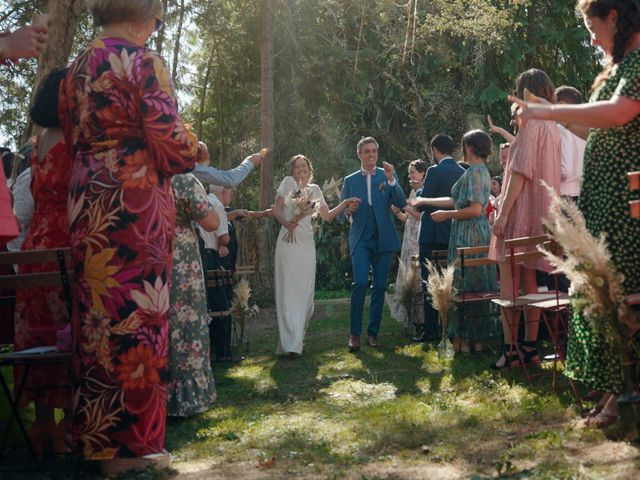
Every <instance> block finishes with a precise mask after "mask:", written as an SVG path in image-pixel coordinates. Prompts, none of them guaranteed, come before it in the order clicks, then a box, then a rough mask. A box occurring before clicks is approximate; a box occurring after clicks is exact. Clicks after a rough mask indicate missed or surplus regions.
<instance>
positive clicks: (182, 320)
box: [167, 173, 220, 417]
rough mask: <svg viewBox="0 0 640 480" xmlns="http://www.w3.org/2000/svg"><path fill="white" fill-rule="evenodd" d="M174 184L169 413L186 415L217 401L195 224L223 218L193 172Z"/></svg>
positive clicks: (210, 225) (210, 224) (212, 225)
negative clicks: (211, 203)
mask: <svg viewBox="0 0 640 480" xmlns="http://www.w3.org/2000/svg"><path fill="white" fill-rule="evenodd" d="M171 185H172V186H173V193H174V195H175V198H176V229H175V247H174V251H173V269H172V271H171V294H170V297H169V305H170V306H169V378H168V387H167V415H170V416H174V417H187V416H190V415H195V414H197V413H201V412H204V411H207V410H209V409H210V408H212V407H213V404H214V401H215V399H216V389H215V384H214V380H213V372H212V371H211V357H210V355H209V334H208V328H207V325H208V324H209V314H208V312H207V296H206V291H205V283H204V276H203V274H202V260H201V257H200V252H199V250H198V238H197V236H196V232H195V230H194V227H193V223H194V222H195V223H197V224H198V225H199V227H200V228H204V229H205V230H207V231H211V230H215V229H216V228H218V225H219V223H220V218H219V217H218V215H217V213H216V212H215V210H214V209H213V208H212V207H211V206H210V205H209V201H208V199H207V193H206V192H205V190H204V187H203V186H202V184H201V183H200V182H199V181H198V180H197V179H196V177H195V176H194V175H193V174H191V173H186V174H184V175H175V176H173V177H172V179H171Z"/></svg>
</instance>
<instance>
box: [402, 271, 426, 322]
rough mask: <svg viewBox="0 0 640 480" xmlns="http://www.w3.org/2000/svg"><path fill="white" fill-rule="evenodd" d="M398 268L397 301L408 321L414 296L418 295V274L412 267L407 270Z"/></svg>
mask: <svg viewBox="0 0 640 480" xmlns="http://www.w3.org/2000/svg"><path fill="white" fill-rule="evenodd" d="M412 263H413V262H412ZM399 268H400V269H401V274H400V280H401V283H400V285H398V286H397V288H398V293H399V300H400V305H402V308H404V311H405V313H406V315H407V321H409V318H410V317H411V309H412V308H413V305H414V303H415V300H416V296H417V295H419V294H420V280H421V279H420V273H419V272H418V269H417V268H415V267H413V265H412V266H410V267H409V268H407V267H405V266H403V265H402V264H401V265H400V267H399Z"/></svg>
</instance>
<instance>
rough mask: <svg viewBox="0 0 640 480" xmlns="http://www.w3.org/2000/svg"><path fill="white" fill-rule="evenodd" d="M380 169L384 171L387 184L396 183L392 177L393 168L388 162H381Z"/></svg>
mask: <svg viewBox="0 0 640 480" xmlns="http://www.w3.org/2000/svg"><path fill="white" fill-rule="evenodd" d="M382 168H383V169H384V174H385V176H386V177H387V180H388V181H389V183H393V182H395V181H396V178H395V177H394V176H393V172H394V171H395V168H393V165H391V164H390V163H389V162H382Z"/></svg>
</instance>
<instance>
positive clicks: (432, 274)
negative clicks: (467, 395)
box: [424, 260, 456, 357]
mask: <svg viewBox="0 0 640 480" xmlns="http://www.w3.org/2000/svg"><path fill="white" fill-rule="evenodd" d="M425 265H426V267H427V271H428V273H429V276H428V278H427V280H425V281H424V282H425V284H426V285H427V292H429V296H430V297H431V304H432V305H433V308H434V309H436V310H437V311H438V313H439V315H440V321H441V322H442V341H441V342H440V345H439V346H438V350H439V351H440V353H441V354H442V355H443V356H444V357H452V356H453V345H451V342H450V341H449V335H448V331H449V308H450V307H451V304H452V303H453V297H454V296H455V294H456V293H455V289H454V288H453V274H454V272H455V267H454V266H453V265H449V266H448V267H447V268H445V269H438V268H437V267H436V265H435V264H433V263H432V262H430V261H429V260H427V261H426V264H425Z"/></svg>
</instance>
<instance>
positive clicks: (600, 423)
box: [585, 410, 618, 428]
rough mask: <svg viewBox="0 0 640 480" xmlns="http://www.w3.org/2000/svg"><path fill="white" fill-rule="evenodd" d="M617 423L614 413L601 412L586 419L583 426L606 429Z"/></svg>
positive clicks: (616, 416)
mask: <svg viewBox="0 0 640 480" xmlns="http://www.w3.org/2000/svg"><path fill="white" fill-rule="evenodd" d="M617 421H618V414H617V413H615V412H611V411H607V410H602V411H601V412H600V413H598V414H597V415H594V416H593V417H589V418H587V420H586V421H585V425H588V426H589V427H595V428H606V427H608V426H610V425H613V424H614V423H616V422H617Z"/></svg>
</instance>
